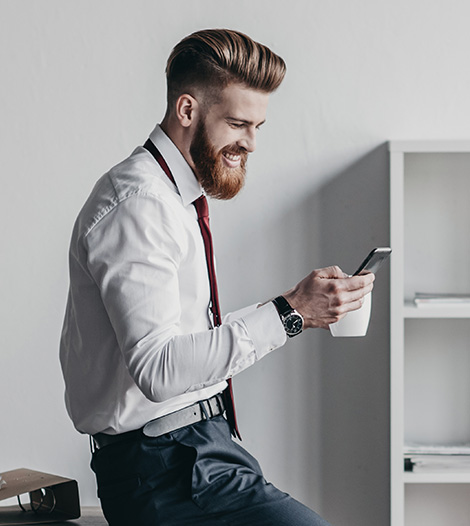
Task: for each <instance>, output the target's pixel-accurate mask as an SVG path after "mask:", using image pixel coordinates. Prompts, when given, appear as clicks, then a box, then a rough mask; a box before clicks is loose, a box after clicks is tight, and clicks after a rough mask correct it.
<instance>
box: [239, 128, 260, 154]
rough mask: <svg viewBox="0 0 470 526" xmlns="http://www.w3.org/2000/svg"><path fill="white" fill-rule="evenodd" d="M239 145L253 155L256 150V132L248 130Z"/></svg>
mask: <svg viewBox="0 0 470 526" xmlns="http://www.w3.org/2000/svg"><path fill="white" fill-rule="evenodd" d="M237 144H238V146H239V147H240V148H243V149H244V150H246V151H247V152H248V153H253V152H254V151H255V150H256V130H247V131H246V133H245V134H244V136H243V137H242V138H241V139H239V140H238V141H237Z"/></svg>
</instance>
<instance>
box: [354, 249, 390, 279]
mask: <svg viewBox="0 0 470 526" xmlns="http://www.w3.org/2000/svg"><path fill="white" fill-rule="evenodd" d="M391 252H392V249H391V248H390V247H378V248H374V250H372V251H371V252H370V253H369V255H368V256H367V257H366V259H364V261H363V262H362V263H361V265H360V266H359V268H358V269H357V270H356V272H354V274H353V276H357V275H358V274H365V273H367V272H372V273H373V274H375V273H376V272H377V271H378V270H379V268H380V267H381V266H382V263H383V262H384V261H385V260H386V259H387V258H388V257H389V256H390V254H391Z"/></svg>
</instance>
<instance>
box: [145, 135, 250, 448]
mask: <svg viewBox="0 0 470 526" xmlns="http://www.w3.org/2000/svg"><path fill="white" fill-rule="evenodd" d="M144 147H145V148H146V149H147V150H148V151H149V152H150V153H151V154H152V155H153V156H154V157H155V160H156V161H157V162H158V164H159V165H160V166H161V168H162V170H163V171H164V172H165V174H166V175H167V176H168V178H169V179H170V180H171V181H172V182H173V184H174V185H175V186H176V183H175V179H174V177H173V175H172V173H171V171H170V168H169V167H168V165H167V164H166V162H165V159H164V158H163V156H162V154H161V153H160V151H159V150H158V148H157V147H156V146H155V145H154V144H153V142H152V141H151V140H150V139H149V140H148V141H147V142H146V143H145V144H144ZM193 205H194V207H195V208H196V211H197V220H198V223H199V228H200V229H201V234H202V239H203V241H204V250H205V252H206V262H207V271H208V273H209V283H210V289H211V312H212V317H213V320H214V326H215V327H218V326H219V325H220V324H221V321H222V319H221V316H220V306H219V293H218V290H217V278H216V275H215V265H214V248H213V245H212V235H211V229H210V226H209V206H208V204H207V199H206V198H205V196H203V195H201V197H199V198H198V199H196V201H194V203H193ZM227 383H228V387H227V389H225V391H224V400H225V410H226V413H227V420H228V422H229V424H230V429H231V431H232V435H233V436H234V437H237V438H239V439H240V440H241V436H240V432H239V430H238V424H237V418H236V415H235V403H234V399H233V390H232V379H231V378H229V379H228V380H227Z"/></svg>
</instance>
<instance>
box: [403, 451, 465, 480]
mask: <svg viewBox="0 0 470 526" xmlns="http://www.w3.org/2000/svg"><path fill="white" fill-rule="evenodd" d="M404 458H405V471H413V472H415V473H416V472H423V471H470V444H462V445H456V446H419V445H407V446H405V450H404Z"/></svg>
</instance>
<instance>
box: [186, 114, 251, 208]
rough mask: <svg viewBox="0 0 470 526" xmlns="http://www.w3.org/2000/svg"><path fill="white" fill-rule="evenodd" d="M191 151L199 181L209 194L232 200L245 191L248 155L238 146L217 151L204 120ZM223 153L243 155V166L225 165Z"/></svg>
mask: <svg viewBox="0 0 470 526" xmlns="http://www.w3.org/2000/svg"><path fill="white" fill-rule="evenodd" d="M189 152H190V154H191V157H192V159H193V162H194V166H195V169H196V175H197V178H198V181H199V183H200V185H201V186H202V188H203V189H204V191H205V192H206V194H207V195H209V196H210V197H213V198H215V199H224V200H226V199H232V197H235V196H236V195H237V194H238V193H239V192H240V190H241V189H242V188H243V185H244V184H245V176H246V168H245V167H246V161H247V158H248V153H247V152H246V150H244V149H243V148H240V147H238V146H237V145H236V144H231V145H229V146H225V147H224V148H222V150H219V151H216V150H215V148H214V147H213V146H212V144H211V143H210V141H209V137H208V136H207V130H206V126H205V122H204V120H203V119H201V120H200V121H199V123H198V125H197V128H196V132H195V134H194V138H193V140H192V142H191V146H190V149H189ZM223 153H230V154H233V155H240V157H241V159H240V165H239V166H238V167H236V168H229V167H228V166H225V164H224V161H223V159H222V156H223Z"/></svg>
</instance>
